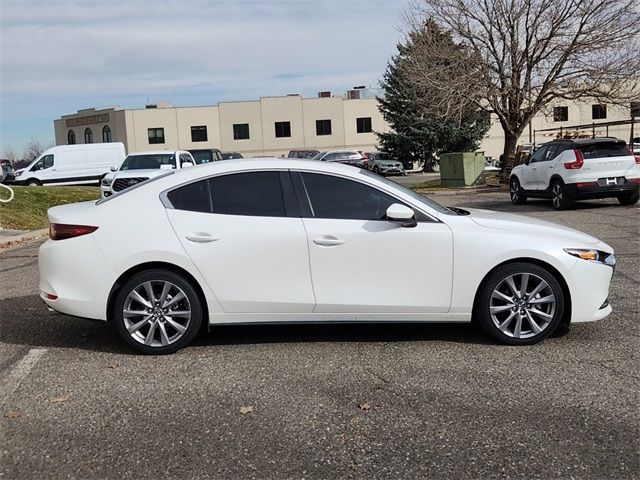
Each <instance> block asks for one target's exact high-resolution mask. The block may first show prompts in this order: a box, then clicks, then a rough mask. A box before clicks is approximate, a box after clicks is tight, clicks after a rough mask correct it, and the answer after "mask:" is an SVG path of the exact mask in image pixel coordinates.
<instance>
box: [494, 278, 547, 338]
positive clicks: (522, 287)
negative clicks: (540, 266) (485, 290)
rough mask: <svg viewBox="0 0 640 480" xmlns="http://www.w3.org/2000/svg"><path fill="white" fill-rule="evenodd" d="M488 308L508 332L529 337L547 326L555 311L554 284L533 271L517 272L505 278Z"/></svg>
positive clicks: (497, 287) (516, 335)
mask: <svg viewBox="0 0 640 480" xmlns="http://www.w3.org/2000/svg"><path fill="white" fill-rule="evenodd" d="M489 312H490V314H491V319H492V320H493V323H494V325H495V326H496V327H497V328H498V329H499V330H500V331H501V332H502V333H504V334H505V335H507V336H509V337H512V338H516V339H526V338H531V337H535V336H536V335H538V334H540V333H541V332H542V331H543V330H545V329H546V328H547V327H548V326H549V324H550V323H551V321H552V320H553V317H554V314H555V312H556V298H555V295H554V293H553V290H552V289H551V286H550V285H549V284H548V283H547V282H546V281H545V280H544V279H542V278H541V277H539V276H538V275H534V274H533V273H516V274H513V275H509V276H508V277H506V278H505V279H503V280H502V281H501V282H500V283H498V285H497V286H496V288H495V289H494V290H493V293H492V294H491V301H490V303H489Z"/></svg>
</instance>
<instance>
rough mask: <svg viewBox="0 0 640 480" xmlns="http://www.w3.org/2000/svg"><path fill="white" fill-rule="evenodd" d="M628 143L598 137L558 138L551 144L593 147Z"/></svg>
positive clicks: (616, 139)
mask: <svg viewBox="0 0 640 480" xmlns="http://www.w3.org/2000/svg"><path fill="white" fill-rule="evenodd" d="M611 142H614V143H626V142H625V141H624V140H621V139H619V138H616V137H596V138H557V139H555V140H551V141H550V142H549V143H546V144H545V145H548V144H550V143H572V144H576V145H593V144H597V143H611Z"/></svg>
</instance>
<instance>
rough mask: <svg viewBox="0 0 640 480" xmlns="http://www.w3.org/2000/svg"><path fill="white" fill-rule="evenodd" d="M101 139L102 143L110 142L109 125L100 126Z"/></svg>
mask: <svg viewBox="0 0 640 480" xmlns="http://www.w3.org/2000/svg"><path fill="white" fill-rule="evenodd" d="M102 141H103V142H104V143H109V142H111V129H110V128H109V125H105V126H104V127H102Z"/></svg>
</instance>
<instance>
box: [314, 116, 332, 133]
mask: <svg viewBox="0 0 640 480" xmlns="http://www.w3.org/2000/svg"><path fill="white" fill-rule="evenodd" d="M316 135H318V136H321V135H331V120H316Z"/></svg>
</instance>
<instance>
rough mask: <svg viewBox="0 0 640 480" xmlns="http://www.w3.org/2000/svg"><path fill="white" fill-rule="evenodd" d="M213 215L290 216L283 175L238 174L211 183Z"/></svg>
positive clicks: (216, 178) (219, 178) (213, 180)
mask: <svg viewBox="0 0 640 480" xmlns="http://www.w3.org/2000/svg"><path fill="white" fill-rule="evenodd" d="M209 181H210V189H211V199H212V203H213V205H212V206H213V213H219V214H223V215H249V216H254V217H286V216H287V214H286V210H285V205H284V197H283V194H282V186H281V183H280V174H279V172H247V173H234V174H230V175H223V176H220V177H214V178H212V179H210V180H209Z"/></svg>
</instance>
